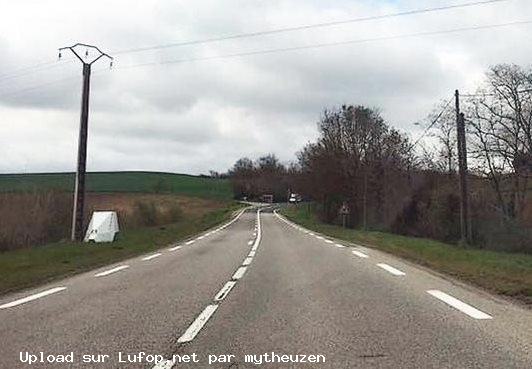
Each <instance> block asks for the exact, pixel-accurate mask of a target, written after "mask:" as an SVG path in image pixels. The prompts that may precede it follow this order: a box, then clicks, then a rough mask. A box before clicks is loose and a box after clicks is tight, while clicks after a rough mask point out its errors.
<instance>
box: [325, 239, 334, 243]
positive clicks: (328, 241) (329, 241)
mask: <svg viewBox="0 0 532 369" xmlns="http://www.w3.org/2000/svg"><path fill="white" fill-rule="evenodd" d="M325 242H327V243H334V241H331V240H325Z"/></svg>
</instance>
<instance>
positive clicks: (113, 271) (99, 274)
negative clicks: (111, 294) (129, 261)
mask: <svg viewBox="0 0 532 369" xmlns="http://www.w3.org/2000/svg"><path fill="white" fill-rule="evenodd" d="M127 268H129V265H121V266H118V267H116V268H113V269H109V270H106V271H105V272H101V273H98V274H95V275H94V276H95V277H105V276H106V275H109V274H113V273H116V272H119V271H121V270H124V269H127Z"/></svg>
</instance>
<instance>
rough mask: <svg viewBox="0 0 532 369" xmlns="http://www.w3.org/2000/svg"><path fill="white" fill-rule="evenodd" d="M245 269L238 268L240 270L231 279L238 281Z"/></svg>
mask: <svg viewBox="0 0 532 369" xmlns="http://www.w3.org/2000/svg"><path fill="white" fill-rule="evenodd" d="M247 268H248V267H240V268H238V269H237V271H236V272H235V274H233V277H232V278H231V279H234V280H238V279H240V278H242V276H243V275H244V273H245V272H246V269H247Z"/></svg>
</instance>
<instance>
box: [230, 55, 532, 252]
mask: <svg viewBox="0 0 532 369" xmlns="http://www.w3.org/2000/svg"><path fill="white" fill-rule="evenodd" d="M447 105H448V104H447ZM464 105H465V108H463V111H465V112H466V117H467V121H466V126H467V132H468V136H467V141H468V156H469V163H470V172H469V177H470V178H469V179H470V204H471V212H472V224H473V230H474V240H475V244H476V245H477V246H479V247H488V248H500V249H505V250H513V251H524V252H532V242H531V241H532V232H531V226H532V204H531V203H530V200H529V196H528V194H529V192H530V189H529V176H530V173H531V171H532V68H528V69H526V68H523V67H519V66H515V65H497V66H495V67H492V68H490V70H489V71H488V73H487V74H486V81H485V84H484V85H483V86H482V87H481V88H480V89H479V90H478V91H477V92H476V93H475V95H473V96H471V97H470V98H469V99H468V100H467V101H465V102H464ZM442 108H444V106H443V105H442V104H439V105H437V106H436V108H435V112H438V114H436V113H434V114H432V115H431V116H429V117H428V118H429V119H428V120H429V121H434V120H436V122H437V124H436V125H435V126H434V128H435V129H433V130H431V132H432V135H433V136H435V138H437V140H432V141H433V142H434V141H437V144H434V145H433V146H432V147H428V146H426V145H425V146H424V145H423V144H420V145H417V146H416V145H415V144H414V143H413V142H412V141H411V139H410V138H409V137H408V136H407V135H405V134H404V133H401V132H400V131H398V130H397V129H395V128H393V127H392V126H391V125H390V124H388V123H387V122H386V121H385V120H384V119H383V118H382V116H381V114H380V113H379V111H378V110H377V109H373V108H368V107H365V106H351V105H350V106H347V105H345V106H341V107H339V108H336V109H327V110H325V111H324V112H323V114H322V116H321V118H320V120H319V122H318V130H319V138H318V139H317V141H316V142H312V143H308V144H307V145H306V146H305V147H303V148H302V149H301V150H300V151H299V152H298V153H297V162H295V163H292V164H290V165H288V166H285V165H282V164H281V163H280V162H279V160H278V159H277V158H276V157H275V156H274V155H272V154H269V155H266V156H264V157H262V158H259V159H258V160H257V161H255V162H253V161H252V160H250V159H248V158H243V159H240V160H238V161H237V162H236V163H235V165H234V166H233V168H232V169H231V170H230V171H229V177H230V178H231V180H232V182H233V186H234V190H235V196H236V197H239V198H241V197H243V196H245V197H248V198H258V197H259V196H260V195H261V194H263V193H271V194H274V195H275V196H276V199H277V200H278V201H284V200H285V199H286V196H287V193H289V192H290V191H292V192H298V193H301V194H302V195H303V197H304V198H306V199H309V200H312V201H313V202H315V203H316V211H317V214H318V215H319V217H320V218H321V219H322V220H323V221H325V222H329V223H340V219H341V218H340V216H339V209H340V207H342V205H348V206H349V208H350V216H349V218H348V226H350V227H355V228H363V229H378V230H385V231H393V232H398V233H403V234H409V235H415V236H424V237H431V238H436V239H442V240H446V241H457V240H458V239H459V237H460V226H459V221H460V206H459V195H458V194H459V191H458V178H457V173H456V171H457V163H456V158H457V154H456V115H455V113H454V110H453V109H452V105H451V106H447V108H445V109H443V113H442V114H440V113H441V111H442ZM436 118H437V119H436Z"/></svg>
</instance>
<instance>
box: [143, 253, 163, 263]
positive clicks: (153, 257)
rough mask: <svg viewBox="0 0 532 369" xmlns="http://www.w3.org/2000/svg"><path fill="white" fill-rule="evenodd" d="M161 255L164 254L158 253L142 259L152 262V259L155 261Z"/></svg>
mask: <svg viewBox="0 0 532 369" xmlns="http://www.w3.org/2000/svg"><path fill="white" fill-rule="evenodd" d="M161 255H162V254H161V253H160V252H158V253H156V254H153V255H150V256H146V257H144V258H142V261H148V260H151V259H155V258H156V257H159V256H161Z"/></svg>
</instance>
